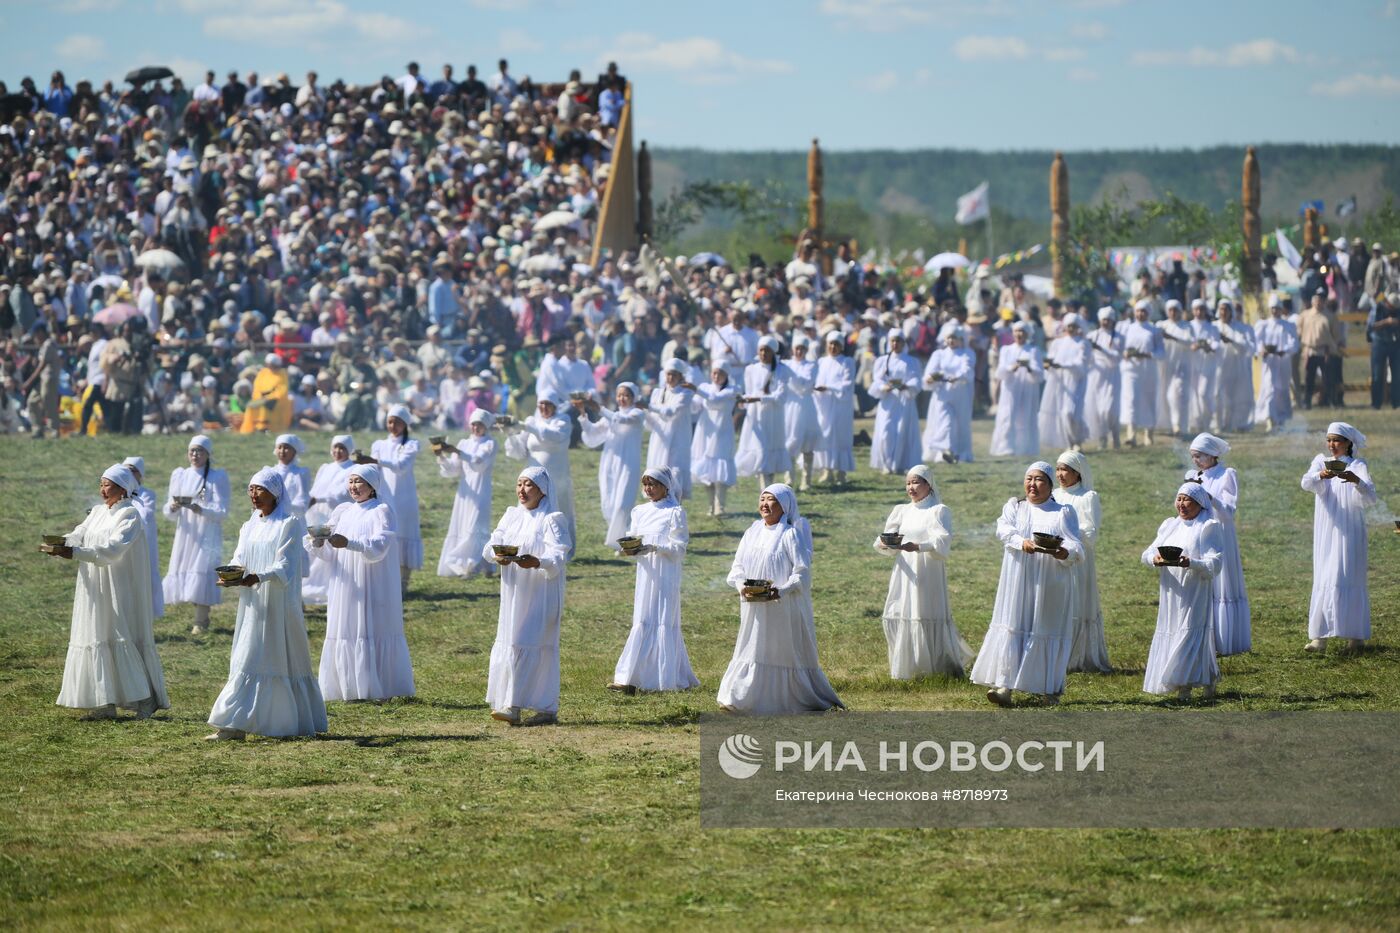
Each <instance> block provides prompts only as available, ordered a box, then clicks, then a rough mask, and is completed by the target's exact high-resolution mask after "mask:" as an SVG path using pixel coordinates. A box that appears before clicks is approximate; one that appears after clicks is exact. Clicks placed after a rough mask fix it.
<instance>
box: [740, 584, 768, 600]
mask: <svg viewBox="0 0 1400 933" xmlns="http://www.w3.org/2000/svg"><path fill="white" fill-rule="evenodd" d="M743 596H744V598H745V599H747V600H748V601H749V602H755V601H758V602H761V601H763V600H766V599H772V598H773V587H772V586H746V587H744V589H743Z"/></svg>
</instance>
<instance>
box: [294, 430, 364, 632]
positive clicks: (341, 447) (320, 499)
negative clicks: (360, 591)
mask: <svg viewBox="0 0 1400 933" xmlns="http://www.w3.org/2000/svg"><path fill="white" fill-rule="evenodd" d="M354 452H355V439H354V438H353V437H352V436H350V435H349V434H337V435H336V436H335V437H333V438H331V460H330V462H329V463H323V464H322V465H321V466H320V468H319V469H317V470H316V479H315V481H314V482H312V484H311V497H310V503H311V504H310V506H308V507H307V510H306V517H307V524H308V525H319V524H324V523H326V522H328V521H330V517H331V513H332V512H334V511H335V509H336V506H338V505H340V504H341V503H342V502H349V501H350V490H349V489H347V488H346V485H345V483H346V480H347V479H349V477H350V470H351V468H352V467H354V466H355V464H354V462H353V461H352V460H351V459H350V456H351V454H353V453H354ZM306 560H307V563H308V564H309V565H310V567H309V569H308V571H307V574H306V579H304V580H303V581H302V583H301V599H302V602H304V603H305V604H306V605H308V606H324V605H325V604H326V587H327V585H328V584H329V583H330V579H331V565H330V563H329V562H327V561H323V560H312V559H311V555H310V553H308V554H307V555H306Z"/></svg>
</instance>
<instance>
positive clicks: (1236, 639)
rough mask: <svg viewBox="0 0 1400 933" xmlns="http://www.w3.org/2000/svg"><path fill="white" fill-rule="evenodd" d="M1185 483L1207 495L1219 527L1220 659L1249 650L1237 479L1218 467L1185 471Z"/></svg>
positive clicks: (1217, 601)
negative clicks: (1194, 484) (1237, 528)
mask: <svg viewBox="0 0 1400 933" xmlns="http://www.w3.org/2000/svg"><path fill="white" fill-rule="evenodd" d="M1186 479H1188V480H1191V479H1199V480H1200V481H1201V485H1203V486H1204V487H1205V489H1206V492H1208V493H1210V515H1211V518H1212V519H1214V520H1215V521H1217V522H1219V523H1220V530H1221V534H1222V539H1221V540H1222V550H1221V564H1220V572H1219V574H1217V575H1216V577H1215V650H1216V651H1217V652H1219V653H1220V655H1221V657H1224V656H1226V655H1231V654H1243V653H1244V652H1246V651H1248V650H1249V646H1250V632H1249V594H1248V593H1247V592H1246V591H1245V587H1244V565H1243V564H1242V563H1241V561H1240V542H1239V537H1238V535H1237V533H1236V531H1235V510H1236V509H1237V508H1238V507H1239V495H1240V487H1239V477H1238V476H1237V475H1236V474H1235V471H1234V470H1233V469H1232V468H1230V467H1227V466H1225V465H1224V464H1223V463H1217V464H1216V465H1215V466H1213V467H1211V468H1210V469H1209V470H1206V471H1205V472H1204V473H1202V472H1201V471H1199V470H1188V471H1187V472H1186Z"/></svg>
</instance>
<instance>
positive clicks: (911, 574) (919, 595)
mask: <svg viewBox="0 0 1400 933" xmlns="http://www.w3.org/2000/svg"><path fill="white" fill-rule="evenodd" d="M904 490H905V492H906V493H908V495H909V502H908V503H906V504H904V505H897V506H895V507H894V511H892V512H890V517H889V518H887V519H886V520H885V531H884V535H881V536H880V537H878V538H876V539H875V550H876V551H878V552H880V553H881V554H889V555H892V556H893V557H894V570H893V571H891V573H890V588H889V593H888V595H886V597H885V611H884V613H883V615H882V620H883V622H884V627H885V641H886V642H887V643H888V645H889V655H890V676H891V677H893V678H895V679H896V680H912V679H913V678H915V677H923V676H925V675H927V674H945V675H947V676H949V677H959V678H961V677H966V676H967V673H966V668H967V665H968V664H969V663H971V661H972V657H973V652H972V649H971V648H970V647H968V644H967V642H965V641H963V638H962V636H961V635H960V634H958V627H957V626H956V625H955V624H954V623H953V610H952V608H951V607H950V606H949V605H948V575H947V569H946V568H947V561H948V550H949V545H950V544H951V543H952V539H953V519H952V516H951V515H950V513H949V512H948V507H947V506H946V505H943V504H942V503H941V502H939V501H938V490H937V489H935V488H934V485H933V472H932V471H931V470H930V469H929V468H928V467H926V466H924V465H923V464H922V463H921V464H919V465H918V466H916V467H914V469H912V470H910V471H909V472H908V474H906V475H905V477H904ZM890 534H898V535H901V536H902V540H901V541H900V542H899V543H898V544H886V543H885V541H886V538H885V535H890Z"/></svg>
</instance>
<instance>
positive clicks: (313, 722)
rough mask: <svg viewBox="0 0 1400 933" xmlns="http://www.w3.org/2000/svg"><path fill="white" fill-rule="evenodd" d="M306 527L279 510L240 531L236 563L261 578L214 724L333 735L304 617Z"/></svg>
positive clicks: (242, 621) (245, 595)
mask: <svg viewBox="0 0 1400 933" xmlns="http://www.w3.org/2000/svg"><path fill="white" fill-rule="evenodd" d="M305 534H306V524H305V523H304V522H303V521H302V520H301V519H300V518H298V517H297V516H296V515H295V514H292V513H290V510H288V509H284V508H282V507H280V506H279V508H277V509H276V510H274V511H273V512H272V513H271V514H270V515H267V516H266V517H264V516H263V515H260V514H258V513H256V512H255V513H254V514H253V515H252V516H251V517H249V519H248V520H247V521H246V522H244V523H243V527H242V528H240V529H239V530H238V546H237V548H235V549H234V552H233V563H235V564H240V565H241V566H242V567H243V568H244V569H245V570H246V571H247V572H248V573H255V574H257V575H258V582H257V583H256V584H254V585H253V586H241V587H238V588H237V589H236V590H235V592H236V593H237V594H238V618H237V620H236V621H235V622H234V624H233V653H232V656H231V657H230V658H229V668H228V682H227V683H226V684H224V689H223V690H222V691H221V692H220V693H219V698H218V699H217V700H215V701H214V708H213V710H212V711H211V712H210V713H209V724H210V725H211V726H218V727H219V728H221V729H241V730H242V731H244V732H251V733H253V734H254V735H277V736H288V735H315V734H316V733H318V732H325V731H326V704H325V701H324V700H323V699H322V698H321V686H320V684H319V683H318V682H317V680H316V672H315V671H314V670H312V668H311V647H310V645H308V644H307V640H306V620H305V618H303V616H302V613H301V581H302V561H303V560H305V559H306V555H305V551H304V550H303V548H304V536H305Z"/></svg>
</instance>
